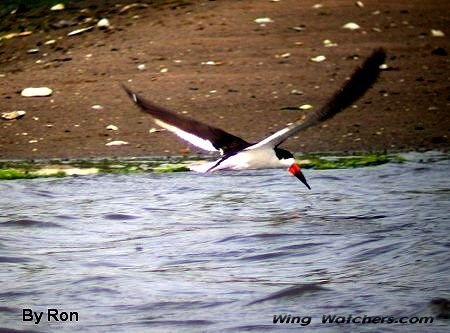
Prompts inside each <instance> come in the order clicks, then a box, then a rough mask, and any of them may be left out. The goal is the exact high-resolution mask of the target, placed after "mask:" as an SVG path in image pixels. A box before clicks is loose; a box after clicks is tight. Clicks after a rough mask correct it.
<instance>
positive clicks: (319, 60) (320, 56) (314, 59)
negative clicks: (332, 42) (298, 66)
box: [311, 55, 327, 62]
mask: <svg viewBox="0 0 450 333" xmlns="http://www.w3.org/2000/svg"><path fill="white" fill-rule="evenodd" d="M326 59H327V57H325V56H324V55H318V56H317V57H314V58H311V61H314V62H322V61H325V60H326Z"/></svg>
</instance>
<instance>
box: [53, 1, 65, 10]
mask: <svg viewBox="0 0 450 333" xmlns="http://www.w3.org/2000/svg"><path fill="white" fill-rule="evenodd" d="M65 8H66V6H64V4H63V3H58V4H56V5H54V6H52V7H50V10H53V11H56V10H64V9H65Z"/></svg>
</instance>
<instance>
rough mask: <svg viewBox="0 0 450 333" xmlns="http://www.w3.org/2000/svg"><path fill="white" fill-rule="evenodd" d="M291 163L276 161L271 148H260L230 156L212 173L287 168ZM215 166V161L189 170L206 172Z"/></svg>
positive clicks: (191, 166)
mask: <svg viewBox="0 0 450 333" xmlns="http://www.w3.org/2000/svg"><path fill="white" fill-rule="evenodd" d="M292 163H293V161H291V159H286V160H280V159H278V157H277V156H276V155H275V152H274V150H273V149H272V148H270V149H267V148H260V149H251V150H247V149H244V150H243V151H241V152H239V153H238V154H236V155H233V156H230V157H229V158H227V159H226V160H224V161H222V162H221V163H220V164H219V165H217V166H216V167H215V168H214V169H213V171H215V170H246V169H269V168H283V167H288V166H289V165H291V164H292ZM216 164H217V161H215V162H209V163H203V164H201V165H190V166H189V168H190V169H191V170H194V171H198V172H207V171H208V170H209V169H210V168H211V167H213V166H215V165H216Z"/></svg>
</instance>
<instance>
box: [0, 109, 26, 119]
mask: <svg viewBox="0 0 450 333" xmlns="http://www.w3.org/2000/svg"><path fill="white" fill-rule="evenodd" d="M25 113H26V112H25V111H22V110H20V111H11V112H4V113H2V119H5V120H13V119H19V118H22V117H23V116H24V115H25Z"/></svg>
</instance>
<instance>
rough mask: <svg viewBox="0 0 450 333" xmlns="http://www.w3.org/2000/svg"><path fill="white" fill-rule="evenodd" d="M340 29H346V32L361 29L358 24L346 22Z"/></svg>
mask: <svg viewBox="0 0 450 333" xmlns="http://www.w3.org/2000/svg"><path fill="white" fill-rule="evenodd" d="M342 28H344V29H348V30H358V29H361V27H360V26H359V25H358V24H356V23H355V22H348V23H346V24H344V25H343V26H342Z"/></svg>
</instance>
